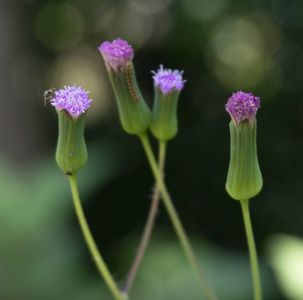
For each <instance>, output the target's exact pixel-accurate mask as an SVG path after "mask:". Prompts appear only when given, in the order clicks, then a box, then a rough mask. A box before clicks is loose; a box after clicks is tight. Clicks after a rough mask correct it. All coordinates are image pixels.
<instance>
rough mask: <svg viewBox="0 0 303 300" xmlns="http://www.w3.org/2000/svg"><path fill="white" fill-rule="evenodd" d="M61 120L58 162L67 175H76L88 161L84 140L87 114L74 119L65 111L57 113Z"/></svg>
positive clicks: (57, 151)
mask: <svg viewBox="0 0 303 300" xmlns="http://www.w3.org/2000/svg"><path fill="white" fill-rule="evenodd" d="M57 113H58V119H59V136H58V144H57V150H56V161H57V164H58V166H59V168H60V169H61V170H62V171H64V172H65V173H66V174H74V173H76V172H77V171H79V170H80V169H82V168H83V167H84V166H85V164H86V161H87V150H86V144H85V140H84V127H85V113H83V114H81V115H80V116H79V117H78V118H73V117H71V116H70V114H69V113H68V112H66V111H65V110H62V111H57Z"/></svg>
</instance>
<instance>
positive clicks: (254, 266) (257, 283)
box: [240, 199, 262, 300]
mask: <svg viewBox="0 0 303 300" xmlns="http://www.w3.org/2000/svg"><path fill="white" fill-rule="evenodd" d="M240 202H241V206H242V211H243V217H244V224H245V231H246V237H247V243H248V248H249V256H250V264H251V270H252V276H253V282H254V291H255V300H262V288H261V280H260V273H259V266H258V256H257V251H256V246H255V241H254V235H253V230H252V226H251V221H250V215H249V207H248V202H249V199H247V200H241V201H240Z"/></svg>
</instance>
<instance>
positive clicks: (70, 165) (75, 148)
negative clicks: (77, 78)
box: [47, 85, 92, 174]
mask: <svg viewBox="0 0 303 300" xmlns="http://www.w3.org/2000/svg"><path fill="white" fill-rule="evenodd" d="M47 94H49V93H47ZM87 94H88V92H86V91H85V90H84V89H83V88H82V87H76V85H74V86H72V87H70V86H68V87H66V86H65V89H61V90H59V91H55V92H54V91H53V94H52V95H51V97H50V99H49V102H50V103H51V105H53V106H55V108H56V111H57V113H58V120H59V135H58V144H57V150H56V161H57V164H58V166H59V168H60V169H61V170H62V171H63V172H64V173H66V174H74V173H76V172H77V171H79V170H80V169H82V168H83V167H84V166H85V164H86V161H87V150H86V145H85V140H84V127H85V116H86V110H87V109H88V108H89V107H90V102H91V101H92V100H91V99H88V95H87Z"/></svg>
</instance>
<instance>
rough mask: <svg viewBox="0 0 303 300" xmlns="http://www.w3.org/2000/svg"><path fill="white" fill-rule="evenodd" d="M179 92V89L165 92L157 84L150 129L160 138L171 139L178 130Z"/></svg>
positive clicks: (163, 139)
mask: <svg viewBox="0 0 303 300" xmlns="http://www.w3.org/2000/svg"><path fill="white" fill-rule="evenodd" d="M179 94H180V92H179V91H178V90H177V89H173V90H172V91H170V92H168V93H166V94H165V93H163V92H162V90H161V88H160V87H159V86H155V103H154V107H153V119H152V123H151V126H150V129H151V132H152V133H153V135H154V136H155V137H156V138H157V139H159V140H162V141H167V140H170V139H172V138H173V137H174V136H175V135H176V134H177V132H178V120H177V106H178V98H179Z"/></svg>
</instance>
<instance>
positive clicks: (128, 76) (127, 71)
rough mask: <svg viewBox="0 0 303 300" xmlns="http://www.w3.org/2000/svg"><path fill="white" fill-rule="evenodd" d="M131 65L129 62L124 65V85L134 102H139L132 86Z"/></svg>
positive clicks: (133, 85)
mask: <svg viewBox="0 0 303 300" xmlns="http://www.w3.org/2000/svg"><path fill="white" fill-rule="evenodd" d="M132 67H133V65H132V63H131V62H130V61H127V62H126V64H125V76H126V83H127V87H128V90H129V92H130V94H131V96H132V98H133V99H134V101H135V102H139V100H140V98H139V95H138V92H137V90H136V86H135V84H134V80H133V75H132Z"/></svg>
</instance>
